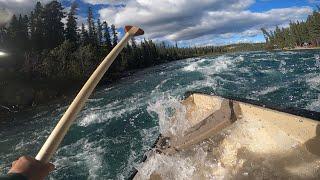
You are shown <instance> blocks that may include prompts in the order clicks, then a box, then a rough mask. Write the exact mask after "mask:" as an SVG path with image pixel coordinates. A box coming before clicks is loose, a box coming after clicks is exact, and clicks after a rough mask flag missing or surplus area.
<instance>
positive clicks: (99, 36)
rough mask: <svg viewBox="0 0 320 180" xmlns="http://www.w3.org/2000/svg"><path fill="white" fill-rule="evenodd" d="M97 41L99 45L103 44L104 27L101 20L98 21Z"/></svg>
mask: <svg viewBox="0 0 320 180" xmlns="http://www.w3.org/2000/svg"><path fill="white" fill-rule="evenodd" d="M97 40H98V45H101V44H102V25H101V21H100V19H98V20H97Z"/></svg>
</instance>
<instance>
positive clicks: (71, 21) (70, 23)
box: [65, 2, 78, 43]
mask: <svg viewBox="0 0 320 180" xmlns="http://www.w3.org/2000/svg"><path fill="white" fill-rule="evenodd" d="M77 7H78V5H77V3H76V2H74V3H72V5H71V9H70V12H69V14H68V19H67V24H66V31H65V33H66V35H65V36H66V40H69V41H70V42H74V43H76V42H78V33H77V17H76V16H75V15H76V11H77Z"/></svg>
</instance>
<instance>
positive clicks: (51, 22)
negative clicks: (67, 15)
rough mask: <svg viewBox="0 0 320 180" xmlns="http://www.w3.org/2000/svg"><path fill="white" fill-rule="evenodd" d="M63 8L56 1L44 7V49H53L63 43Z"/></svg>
mask: <svg viewBox="0 0 320 180" xmlns="http://www.w3.org/2000/svg"><path fill="white" fill-rule="evenodd" d="M62 10H63V7H62V5H61V3H59V2H58V1H52V2H50V3H48V4H46V5H45V8H44V13H43V19H44V39H45V47H46V48H48V49H51V48H55V47H57V46H58V45H59V44H61V43H62V42H63V41H64V24H63V23H62V22H61V20H62V18H64V14H63V12H62Z"/></svg>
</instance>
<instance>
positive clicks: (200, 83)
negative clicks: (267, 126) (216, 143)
mask: <svg viewBox="0 0 320 180" xmlns="http://www.w3.org/2000/svg"><path fill="white" fill-rule="evenodd" d="M317 54H318V52H317V51H301V52H273V53H272V52H246V53H235V54H226V55H221V56H212V57H201V58H190V59H185V60H180V61H175V62H171V63H168V64H163V65H159V66H156V67H152V68H148V69H145V70H142V71H139V72H137V73H135V74H134V75H132V76H130V77H126V78H123V79H121V80H119V82H118V83H116V84H112V85H107V86H106V87H104V88H99V89H98V90H96V92H95V93H94V94H93V96H92V97H90V100H89V102H88V103H87V104H86V106H85V108H84V109H83V111H82V112H81V113H80V115H79V117H78V119H77V121H76V122H75V123H74V125H73V126H72V127H71V129H70V132H69V133H68V134H67V136H66V138H65V140H64V141H63V143H62V145H61V147H60V148H59V150H58V152H57V154H56V155H55V157H54V159H53V163H54V164H55V165H56V170H55V171H54V172H53V173H52V174H51V175H50V178H49V179H63V178H67V179H125V178H127V177H129V176H130V174H131V173H132V170H133V168H134V167H139V163H140V160H141V158H142V157H143V155H144V153H146V152H147V151H148V150H149V149H150V147H151V146H152V144H153V142H154V141H155V140H156V138H157V137H158V135H159V133H160V132H162V133H165V132H168V131H170V132H171V133H172V132H174V131H175V130H177V129H178V130H181V131H183V129H185V128H187V127H185V125H183V124H182V125H181V126H177V127H174V126H172V125H170V124H167V123H166V120H168V119H169V118H170V116H172V112H173V111H172V110H173V109H177V108H181V107H180V106H179V102H180V100H181V99H182V98H183V97H184V94H185V93H186V92H188V91H199V92H205V93H209V94H216V95H221V96H236V97H240V98H247V99H254V100H258V101H261V102H263V103H266V104H272V105H276V106H281V107H295V108H302V109H308V110H314V111H320V105H319V104H320V77H319V72H320V67H318V66H317V61H316V59H315V56H316V55H317ZM67 105H68V103H61V104H49V105H47V106H44V107H39V108H37V109H33V110H29V111H26V112H23V113H20V114H16V115H15V117H14V121H10V122H5V123H2V124H0V128H1V131H0V159H1V162H0V168H1V169H3V172H5V171H7V170H8V168H9V167H10V163H11V162H12V161H13V160H14V159H15V158H17V157H19V156H20V155H23V154H27V155H31V156H34V155H36V153H37V151H38V150H39V149H40V147H41V144H42V143H43V142H44V140H45V138H46V137H47V136H48V134H49V133H50V131H51V129H52V128H53V127H54V126H55V124H56V123H57V121H58V120H59V118H60V117H61V116H62V114H63V113H64V111H65V110H66V108H67ZM159 120H160V121H159ZM179 128H180V129H179ZM200 153H201V152H200ZM202 156H204V155H201V156H199V157H202ZM163 161H166V159H163ZM188 161H189V160H188V159H185V162H181V172H185V175H186V176H187V175H189V174H190V173H193V172H194V169H193V167H191V166H190V167H189V166H186V167H187V168H188V172H187V170H185V169H184V167H183V166H184V165H185V164H188ZM178 165H179V164H178ZM216 166H219V164H216ZM170 167H171V166H167V167H166V168H170Z"/></svg>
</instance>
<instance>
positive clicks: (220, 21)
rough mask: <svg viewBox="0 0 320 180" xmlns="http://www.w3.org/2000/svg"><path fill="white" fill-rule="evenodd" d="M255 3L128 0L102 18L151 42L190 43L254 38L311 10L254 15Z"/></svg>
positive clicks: (105, 11)
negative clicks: (138, 30) (141, 32)
mask: <svg viewBox="0 0 320 180" xmlns="http://www.w3.org/2000/svg"><path fill="white" fill-rule="evenodd" d="M254 3H255V1H254V0H203V1H199V0H161V1H160V0H158V1H155V0H129V1H128V2H127V3H126V6H125V7H123V8H114V7H108V8H104V9H101V10H100V11H99V14H100V17H101V19H103V20H106V21H108V22H110V23H114V24H115V25H116V26H118V27H123V26H124V25H127V24H132V25H137V26H140V27H142V28H143V29H144V30H145V32H146V36H147V37H149V38H158V39H169V40H177V41H179V40H190V39H194V38H199V37H203V36H206V35H215V36H221V35H224V36H227V35H229V36H232V35H233V34H238V35H242V36H243V37H248V36H249V37H252V36H255V35H257V34H260V28H261V27H266V28H270V27H272V26H276V25H283V24H286V23H289V21H290V20H301V19H304V18H305V17H306V15H307V14H309V13H311V12H312V9H311V8H310V7H290V8H282V9H272V10H269V11H266V12H259V13H258V12H252V11H250V10H249V7H250V6H251V5H252V4H254Z"/></svg>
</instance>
